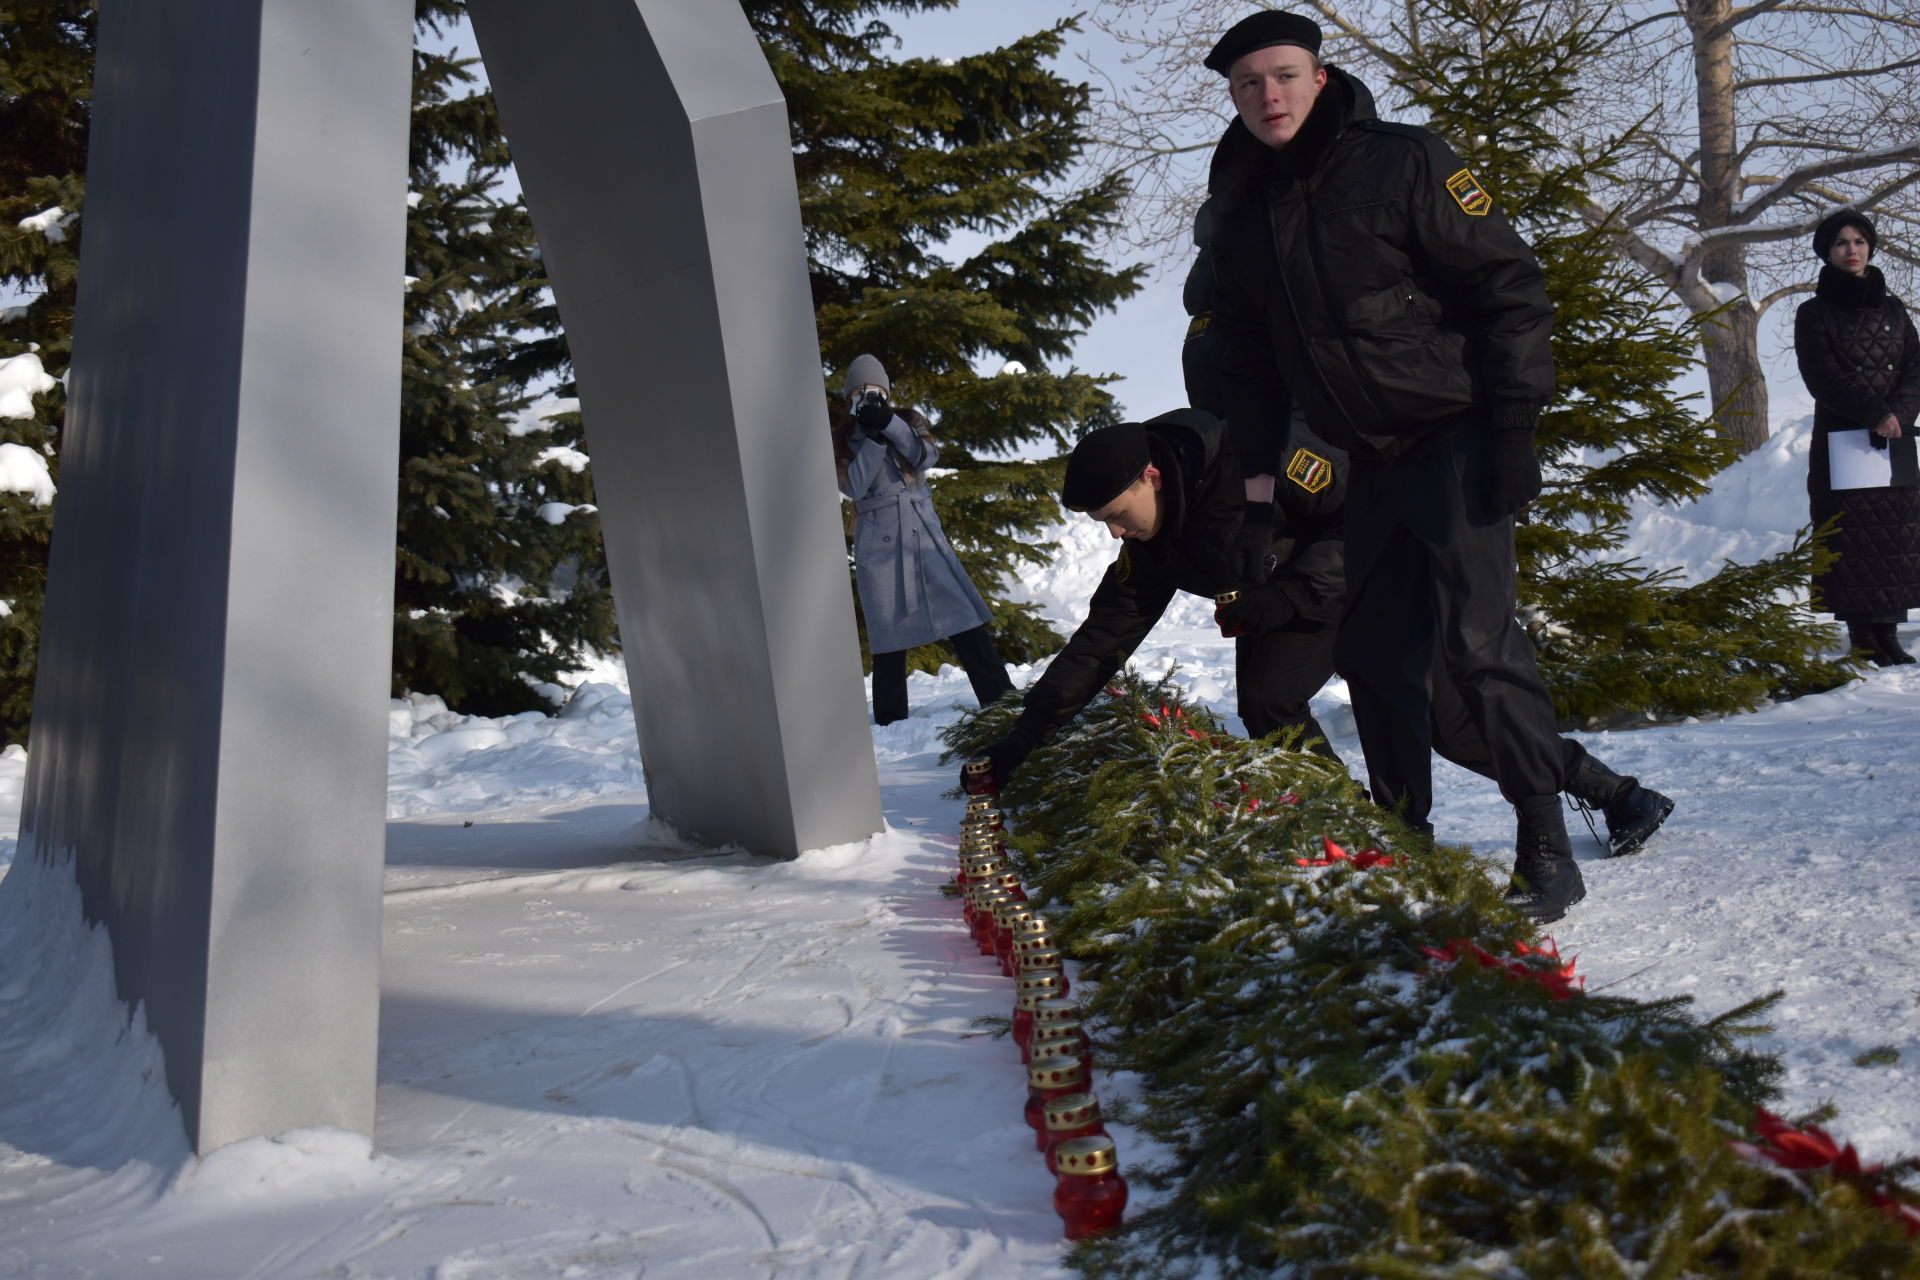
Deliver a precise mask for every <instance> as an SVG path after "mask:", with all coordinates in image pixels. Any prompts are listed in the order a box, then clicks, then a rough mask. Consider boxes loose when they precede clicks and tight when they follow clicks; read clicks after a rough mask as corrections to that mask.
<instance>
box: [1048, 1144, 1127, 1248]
mask: <svg viewBox="0 0 1920 1280" xmlns="http://www.w3.org/2000/svg"><path fill="white" fill-rule="evenodd" d="M1054 1159H1055V1162H1056V1163H1057V1164H1058V1165H1059V1169H1060V1173H1059V1179H1060V1180H1059V1182H1058V1183H1056V1184H1055V1186H1054V1189H1053V1211H1054V1212H1055V1213H1057V1214H1059V1215H1060V1220H1061V1221H1062V1222H1064V1223H1065V1224H1066V1228H1067V1239H1069V1240H1084V1239H1086V1238H1087V1237H1088V1236H1090V1235H1093V1234H1094V1233H1095V1232H1099V1231H1110V1230H1112V1229H1113V1228H1115V1227H1117V1226H1119V1225H1120V1217H1121V1215H1122V1214H1123V1213H1125V1212H1126V1208H1127V1183H1126V1179H1124V1178H1122V1177H1121V1176H1120V1160H1119V1157H1118V1155H1117V1154H1116V1153H1115V1152H1114V1148H1113V1139H1112V1138H1109V1137H1105V1136H1100V1137H1091V1138H1068V1139H1067V1140H1066V1141H1065V1142H1062V1143H1060V1144H1059V1146H1058V1147H1056V1148H1055V1150H1054Z"/></svg>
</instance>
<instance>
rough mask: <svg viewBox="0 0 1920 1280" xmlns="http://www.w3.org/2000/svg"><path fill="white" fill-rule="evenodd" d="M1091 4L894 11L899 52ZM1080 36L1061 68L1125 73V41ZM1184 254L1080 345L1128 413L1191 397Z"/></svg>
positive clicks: (991, 35)
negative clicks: (1185, 376) (1113, 378)
mask: <svg viewBox="0 0 1920 1280" xmlns="http://www.w3.org/2000/svg"><path fill="white" fill-rule="evenodd" d="M1090 7H1091V6H1090V5H1089V4H1087V3H1085V2H1084V0H1082V2H1081V3H1077V4H1076V3H1070V2H1068V0H962V2H961V3H960V4H959V5H958V6H956V7H955V8H953V9H949V10H946V11H944V12H936V13H923V14H915V15H912V16H909V17H905V18H899V17H890V18H889V19H888V25H889V26H891V27H893V28H894V30H895V32H896V33H898V35H899V36H900V39H901V49H900V52H901V53H902V54H904V55H906V56H909V57H927V58H940V57H947V58H951V57H958V56H963V55H966V54H971V53H979V52H982V51H983V50H987V49H995V48H999V47H1000V46H1002V45H1004V44H1007V43H1009V42H1010V41H1013V40H1016V39H1018V38H1019V37H1021V36H1023V35H1028V34H1031V33H1033V32H1035V31H1039V30H1041V29H1042V28H1044V27H1046V26H1049V25H1051V24H1052V23H1054V22H1057V21H1059V20H1060V19H1062V18H1068V17H1072V16H1073V15H1074V14H1076V13H1082V12H1085V11H1086V10H1087V9H1089V8H1090ZM1081 25H1082V28H1083V29H1082V31H1081V32H1080V33H1079V35H1077V36H1075V37H1073V39H1072V40H1071V42H1070V43H1069V45H1068V48H1067V51H1066V53H1065V54H1064V55H1063V56H1062V58H1061V61H1060V67H1059V70H1060V72H1061V74H1062V75H1065V76H1067V77H1068V78H1069V79H1075V80H1078V79H1084V78H1086V75H1085V70H1084V68H1083V67H1082V66H1081V65H1080V63H1079V61H1078V56H1079V55H1081V54H1085V55H1086V56H1088V57H1091V58H1092V59H1093V60H1094V61H1095V62H1096V63H1097V64H1098V65H1100V66H1102V67H1103V68H1107V69H1109V71H1110V72H1111V73H1112V74H1115V75H1118V74H1119V70H1120V49H1119V47H1118V45H1116V44H1115V43H1114V42H1113V41H1112V40H1110V39H1109V38H1107V37H1105V36H1103V35H1101V34H1100V33H1099V32H1096V31H1092V30H1091V29H1089V28H1087V26H1086V24H1085V23H1084V22H1083V23H1082V24H1081ZM1109 256H1110V259H1111V260H1112V261H1115V262H1118V263H1129V262H1136V261H1148V259H1144V258H1142V257H1141V256H1140V255H1138V254H1132V253H1129V252H1128V251H1126V250H1125V249H1124V248H1122V247H1120V246H1115V247H1114V248H1113V249H1112V250H1111V251H1110V255H1109ZM1187 261H1188V259H1187V258H1186V256H1185V255H1184V254H1182V255H1181V256H1179V257H1177V258H1176V259H1174V260H1173V261H1170V262H1167V263H1155V264H1153V265H1156V266H1159V267H1160V270H1158V271H1157V272H1156V273H1155V278H1154V279H1153V280H1151V281H1149V282H1148V284H1147V287H1146V288H1145V289H1143V290H1142V291H1141V292H1140V293H1138V294H1136V295H1134V297H1132V298H1131V299H1129V300H1127V301H1126V302H1123V303H1122V304H1120V306H1119V308H1118V309H1117V310H1115V311H1114V312H1112V313H1110V314H1108V315H1105V316H1102V317H1100V319H1098V320H1097V321H1095V322H1094V324H1093V326H1092V328H1091V329H1089V330H1088V332H1087V335H1086V336H1085V337H1084V338H1082V339H1081V341H1080V344H1079V346H1078V348H1077V349H1076V350H1075V352H1074V356H1073V363H1074V364H1075V365H1077V366H1078V367H1079V368H1081V369H1082V370H1085V371H1086V372H1089V373H1115V374H1120V375H1122V380H1121V381H1120V382H1117V383H1115V384H1113V387H1112V390H1113V393H1114V394H1115V395H1116V396H1117V397H1118V398H1119V400H1120V402H1121V404H1122V405H1123V406H1124V407H1125V409H1126V411H1127V414H1128V416H1129V417H1133V418H1149V417H1152V416H1153V415H1154V414H1156V413H1164V412H1165V411H1166V410H1168V409H1177V408H1179V407H1180V406H1182V405H1184V404H1186V402H1187V393H1186V389H1185V385H1184V384H1183V383H1182V381H1181V377H1180V342H1181V339H1182V338H1183V337H1184V336H1185V334H1186V331H1187V316H1186V312H1185V311H1184V310H1182V309H1181V306H1180V283H1181V281H1182V279H1183V278H1184V277H1185V275H1186V268H1187Z"/></svg>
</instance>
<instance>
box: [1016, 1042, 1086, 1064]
mask: <svg viewBox="0 0 1920 1280" xmlns="http://www.w3.org/2000/svg"><path fill="white" fill-rule="evenodd" d="M1080 1057H1081V1049H1080V1042H1079V1041H1078V1040H1032V1041H1029V1042H1028V1045H1027V1061H1028V1063H1029V1064H1031V1063H1035V1062H1048V1063H1052V1062H1078V1061H1080Z"/></svg>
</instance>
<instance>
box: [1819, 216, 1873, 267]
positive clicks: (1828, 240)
mask: <svg viewBox="0 0 1920 1280" xmlns="http://www.w3.org/2000/svg"><path fill="white" fill-rule="evenodd" d="M1848 227H1858V228H1860V234H1861V235H1863V236H1865V237H1866V238H1867V256H1868V257H1869V258H1871V257H1872V256H1873V255H1874V252H1875V251H1876V250H1877V249H1879V247H1880V233H1879V232H1877V231H1875V230H1874V229H1873V223H1871V222H1869V221H1868V220H1867V215H1866V214H1864V213H1859V212H1856V211H1855V210H1852V209H1842V210H1840V211H1839V212H1838V213H1830V214H1828V215H1827V217H1826V220H1825V221H1824V222H1822V223H1821V224H1820V225H1819V226H1817V227H1815V228H1814V229H1813V256H1814V257H1816V258H1818V259H1820V261H1822V262H1825V261H1826V260H1827V255H1828V254H1830V253H1832V252H1833V242H1834V241H1835V240H1838V239H1839V238H1840V233H1841V232H1842V231H1844V230H1846V229H1847V228H1848Z"/></svg>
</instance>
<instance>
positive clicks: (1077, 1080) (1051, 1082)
mask: <svg viewBox="0 0 1920 1280" xmlns="http://www.w3.org/2000/svg"><path fill="white" fill-rule="evenodd" d="M1027 1083H1028V1084H1030V1085H1032V1086H1033V1087H1034V1088H1036V1089H1072V1090H1074V1091H1075V1092H1082V1091H1084V1086H1085V1085H1086V1083H1087V1072H1086V1069H1085V1068H1084V1067H1082V1066H1081V1065H1080V1059H1079V1058H1062V1059H1060V1060H1059V1061H1057V1062H1029V1063H1028V1064H1027Z"/></svg>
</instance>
